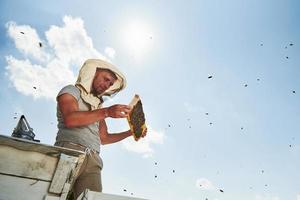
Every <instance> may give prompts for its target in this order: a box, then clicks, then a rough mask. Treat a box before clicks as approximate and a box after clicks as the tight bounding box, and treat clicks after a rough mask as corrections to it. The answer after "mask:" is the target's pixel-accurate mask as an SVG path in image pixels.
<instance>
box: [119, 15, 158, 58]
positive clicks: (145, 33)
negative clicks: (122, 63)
mask: <svg viewBox="0 0 300 200" xmlns="http://www.w3.org/2000/svg"><path fill="white" fill-rule="evenodd" d="M123 37H124V38H123V40H124V44H125V47H126V49H128V50H129V51H130V53H131V54H132V55H134V56H139V57H140V56H141V55H143V54H145V53H146V51H147V50H149V47H150V46H151V44H152V37H153V36H152V32H151V30H150V28H149V27H148V26H147V25H146V24H145V23H141V22H138V21H135V22H131V23H129V24H127V25H126V26H125V27H124V30H123Z"/></svg>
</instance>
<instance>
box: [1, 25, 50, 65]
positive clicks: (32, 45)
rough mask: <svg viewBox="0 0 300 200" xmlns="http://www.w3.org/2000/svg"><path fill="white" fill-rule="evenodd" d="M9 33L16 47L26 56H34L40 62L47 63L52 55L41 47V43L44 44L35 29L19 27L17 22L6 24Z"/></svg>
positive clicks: (25, 26) (26, 26) (24, 26)
mask: <svg viewBox="0 0 300 200" xmlns="http://www.w3.org/2000/svg"><path fill="white" fill-rule="evenodd" d="M6 28H7V33H8V35H9V37H11V38H12V39H13V40H14V42H15V46H16V48H17V49H18V50H20V52H21V53H23V54H24V55H26V56H32V57H33V58H35V59H37V60H39V61H46V60H47V59H49V57H50V55H49V54H48V53H46V52H45V50H44V49H45V48H44V47H40V43H41V44H42V46H43V44H44V42H43V41H42V40H41V39H40V37H39V36H38V34H37V32H36V30H35V29H33V28H31V27H30V26H28V25H20V26H18V25H17V24H16V23H15V22H8V23H7V24H6Z"/></svg>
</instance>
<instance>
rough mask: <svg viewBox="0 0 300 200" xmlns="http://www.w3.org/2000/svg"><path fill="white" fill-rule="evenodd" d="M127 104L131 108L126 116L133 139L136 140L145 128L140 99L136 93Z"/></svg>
mask: <svg viewBox="0 0 300 200" xmlns="http://www.w3.org/2000/svg"><path fill="white" fill-rule="evenodd" d="M129 106H130V107H131V108H132V109H131V112H130V113H129V115H128V117H127V121H128V124H129V126H130V130H131V132H132V134H133V136H134V139H135V141H138V140H139V139H140V138H141V136H142V134H143V132H144V131H145V129H146V124H145V114H144V111H143V105H142V101H141V99H140V97H139V95H137V94H136V95H135V96H134V97H133V99H132V100H131V102H130V104H129Z"/></svg>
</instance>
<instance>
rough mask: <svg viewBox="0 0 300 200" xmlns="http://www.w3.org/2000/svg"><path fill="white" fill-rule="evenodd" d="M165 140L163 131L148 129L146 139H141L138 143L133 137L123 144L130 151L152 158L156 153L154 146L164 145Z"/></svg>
mask: <svg viewBox="0 0 300 200" xmlns="http://www.w3.org/2000/svg"><path fill="white" fill-rule="evenodd" d="M164 139H165V133H164V132H163V131H155V130H153V129H152V128H151V127H148V131H147V135H146V137H144V138H141V139H140V140H139V141H137V142H136V141H135V140H134V139H133V137H130V138H128V139H127V140H124V141H123V142H122V144H123V147H124V148H125V149H126V150H128V151H131V152H136V153H140V154H142V155H143V156H144V157H150V156H152V155H153V153H154V150H153V148H152V144H163V142H164Z"/></svg>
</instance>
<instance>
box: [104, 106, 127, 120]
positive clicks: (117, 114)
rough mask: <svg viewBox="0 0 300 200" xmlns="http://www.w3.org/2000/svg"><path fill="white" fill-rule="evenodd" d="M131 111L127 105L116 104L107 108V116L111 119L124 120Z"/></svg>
mask: <svg viewBox="0 0 300 200" xmlns="http://www.w3.org/2000/svg"><path fill="white" fill-rule="evenodd" d="M130 111H131V107H130V106H127V105H121V104H116V105H113V106H110V107H108V108H107V116H108V117H112V118H125V117H127V116H128V114H129V113H130Z"/></svg>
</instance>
